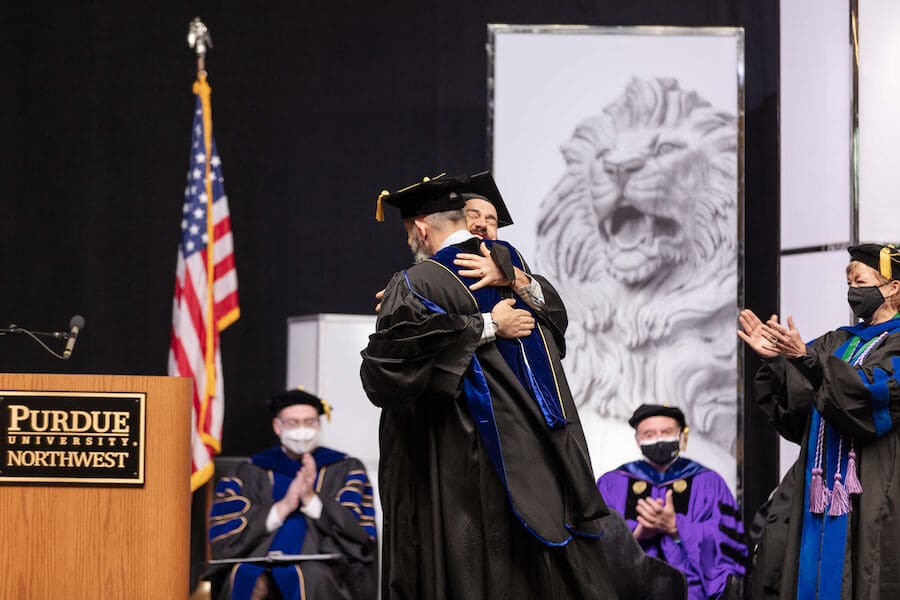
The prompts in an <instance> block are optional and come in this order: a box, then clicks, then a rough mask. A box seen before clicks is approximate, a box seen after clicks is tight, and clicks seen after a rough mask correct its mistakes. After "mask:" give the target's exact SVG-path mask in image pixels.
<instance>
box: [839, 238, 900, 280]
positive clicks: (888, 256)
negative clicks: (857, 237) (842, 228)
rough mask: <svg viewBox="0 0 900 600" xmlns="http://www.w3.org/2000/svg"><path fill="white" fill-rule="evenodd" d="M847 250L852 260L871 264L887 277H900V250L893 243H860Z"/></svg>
mask: <svg viewBox="0 0 900 600" xmlns="http://www.w3.org/2000/svg"><path fill="white" fill-rule="evenodd" d="M847 252H849V253H850V260H851V261H857V262H861V263H862V264H864V265H867V266H870V267H872V268H873V269H875V270H876V271H878V272H879V273H881V275H882V276H884V277H885V278H887V279H900V250H897V248H895V247H894V245H893V244H886V245H882V244H860V245H858V246H850V247H849V248H847Z"/></svg>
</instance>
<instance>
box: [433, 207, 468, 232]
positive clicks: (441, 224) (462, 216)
mask: <svg viewBox="0 0 900 600" xmlns="http://www.w3.org/2000/svg"><path fill="white" fill-rule="evenodd" d="M465 221H466V211H465V210H463V209H462V208H459V209H457V210H445V211H443V212H437V213H431V214H430V215H425V222H426V223H428V225H429V226H430V227H433V228H435V229H437V230H438V231H444V230H445V229H447V228H448V227H451V226H456V225H459V224H460V223H465Z"/></svg>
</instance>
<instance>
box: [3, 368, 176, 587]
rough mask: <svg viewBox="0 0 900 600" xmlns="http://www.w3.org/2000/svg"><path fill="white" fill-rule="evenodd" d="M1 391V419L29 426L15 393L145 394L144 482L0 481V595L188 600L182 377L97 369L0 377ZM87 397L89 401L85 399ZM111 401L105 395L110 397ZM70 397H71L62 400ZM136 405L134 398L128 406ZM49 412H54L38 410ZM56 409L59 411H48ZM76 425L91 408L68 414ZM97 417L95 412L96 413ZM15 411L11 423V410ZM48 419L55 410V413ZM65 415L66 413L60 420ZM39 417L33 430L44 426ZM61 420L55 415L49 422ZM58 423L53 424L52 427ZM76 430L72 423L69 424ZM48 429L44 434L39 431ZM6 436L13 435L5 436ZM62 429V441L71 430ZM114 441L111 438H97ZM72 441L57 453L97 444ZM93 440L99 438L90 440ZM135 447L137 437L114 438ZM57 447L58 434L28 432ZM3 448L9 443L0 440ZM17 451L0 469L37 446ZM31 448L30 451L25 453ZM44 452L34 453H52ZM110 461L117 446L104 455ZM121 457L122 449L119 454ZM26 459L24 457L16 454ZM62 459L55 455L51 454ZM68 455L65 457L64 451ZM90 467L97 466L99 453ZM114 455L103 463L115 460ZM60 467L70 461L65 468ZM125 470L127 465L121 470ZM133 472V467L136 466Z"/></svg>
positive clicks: (31, 456) (29, 457) (7, 469)
mask: <svg viewBox="0 0 900 600" xmlns="http://www.w3.org/2000/svg"><path fill="white" fill-rule="evenodd" d="M0 390H2V391H3V392H8V393H10V394H8V395H7V396H6V397H4V398H3V400H4V404H2V405H0V409H2V410H3V411H6V412H7V413H9V414H7V415H5V416H4V418H5V421H4V422H6V423H7V424H8V423H10V422H16V423H18V424H25V425H28V421H26V420H25V417H24V416H23V415H24V414H26V409H25V408H22V407H21V406H19V405H18V404H17V405H16V406H11V405H10V400H11V399H12V400H14V401H17V400H16V398H17V397H16V396H14V395H12V393H13V392H32V393H36V394H37V393H40V392H47V393H51V394H52V393H55V392H65V393H72V394H73V395H76V396H77V395H78V394H83V395H86V396H88V395H90V394H84V393H97V394H101V393H123V392H137V393H143V394H146V396H145V397H144V404H143V416H142V432H141V442H142V444H143V446H142V450H143V465H142V468H141V479H142V483H138V484H134V483H131V484H126V485H116V484H109V483H87V484H83V483H73V482H71V481H69V482H66V483H56V482H53V483H45V482H41V481H27V482H22V483H19V482H17V481H10V480H3V481H0V564H2V565H3V577H0V598H23V599H24V598H27V599H29V600H44V599H47V600H50V599H58V598H67V599H89V598H90V599H94V598H104V599H110V600H114V599H123V600H124V599H136V598H147V599H151V598H152V599H156V598H167V599H168V598H186V597H187V595H188V576H189V545H190V531H189V521H190V502H191V497H190V496H191V495H190V456H191V454H190V429H191V387H190V380H189V379H185V378H176V377H129V376H101V375H30V374H0ZM86 400H87V398H86ZM114 400H115V398H113V400H110V402H112V401H114ZM70 402H71V400H70ZM134 402H137V400H134V399H133V398H132V403H134ZM46 412H47V414H48V415H49V416H50V417H53V415H51V414H50V413H51V412H52V411H49V410H48V411H46ZM56 412H58V413H61V412H62V411H56ZM75 412H78V413H79V416H82V417H83V418H81V419H80V420H79V419H75V418H73V419H72V421H73V422H77V423H79V427H82V428H84V427H88V425H85V424H84V423H86V422H88V421H89V418H88V417H84V415H90V414H91V413H90V411H89V410H87V409H85V410H79V411H75ZM95 412H96V413H97V414H99V413H100V412H101V411H95ZM10 415H13V416H14V417H16V418H18V421H15V419H13V417H11V416H10ZM54 418H56V417H54ZM58 418H59V419H63V418H64V417H58ZM51 422H52V421H50V420H47V421H44V422H43V424H41V422H38V421H36V423H39V424H38V425H35V424H34V423H31V426H32V428H33V429H35V428H40V427H44V426H45V425H46V424H48V423H51ZM54 423H55V424H56V425H59V423H58V422H54ZM59 430H60V427H57V431H59ZM75 430H76V429H71V431H75ZM47 431H50V430H49V429H47ZM2 433H3V434H4V435H7V440H4V442H10V443H11V442H12V441H21V440H16V436H10V435H9V431H8V429H7V430H5V431H3V432H2ZM79 435H80V436H89V435H90V433H80V434H79V433H70V434H68V435H67V436H66V437H63V438H62V440H64V441H66V442H67V443H72V441H73V440H74V439H75V437H77V436H79ZM104 439H109V440H112V441H114V442H118V441H119V440H117V439H115V438H112V437H110V438H104ZM86 440H87V437H81V438H79V441H78V442H76V448H75V449H76V450H79V451H80V452H77V453H76V452H61V451H56V454H57V456H60V455H62V454H80V455H81V456H82V457H85V456H92V455H90V454H89V453H86V452H83V450H93V451H94V453H95V454H97V452H96V450H97V448H96V447H95V445H96V444H97V443H102V442H99V438H97V437H96V436H95V437H94V438H93V439H92V440H91V442H90V444H91V446H92V447H90V448H86V447H82V448H78V447H77V445H78V444H83V445H85V446H86V445H87V444H88V442H87V441H86ZM94 440H98V441H94ZM126 441H127V443H128V445H129V446H134V447H138V445H139V444H138V443H137V442H132V441H131V440H130V438H129V440H125V441H122V445H123V446H125V445H126ZM36 442H38V443H40V444H42V446H40V447H41V448H46V447H47V446H46V444H47V443H48V442H49V444H50V445H51V448H52V445H53V444H57V446H58V444H59V443H60V439H59V438H57V437H53V436H47V435H45V436H44V437H43V438H42V439H39V438H38V437H37V436H34V439H29V443H31V444H35V443H36ZM4 448H7V447H6V446H4ZM17 452H18V453H19V454H16V453H15V452H14V451H13V450H9V449H8V448H7V450H6V452H5V453H4V454H6V456H2V457H0V469H2V470H0V475H3V474H4V473H5V474H8V473H9V472H10V465H13V464H15V463H18V464H22V463H27V462H32V461H33V460H34V456H35V455H37V454H38V452H37V451H36V450H30V451H26V452H25V453H24V454H23V453H22V451H21V450H19V451H17ZM28 452H30V454H29V453H28ZM51 454H52V453H48V452H46V451H44V453H43V454H42V455H41V457H42V458H43V459H44V460H45V461H46V460H57V458H55V457H52V456H51V458H50V459H46V457H47V456H50V455H51ZM105 454H107V455H109V456H112V457H113V458H115V453H113V452H108V453H105ZM119 454H123V455H124V454H125V453H124V452H121V453H119ZM23 457H25V458H23ZM59 460H60V461H62V459H59ZM66 460H70V459H69V458H67V459H66ZM94 462H95V463H96V465H95V466H101V467H102V466H105V465H104V464H102V461H100V460H99V459H97V460H95V461H94ZM114 462H115V461H114V460H113V461H111V462H110V464H114ZM66 466H68V465H66ZM129 470H130V468H129ZM134 472H135V473H137V469H135V470H134Z"/></svg>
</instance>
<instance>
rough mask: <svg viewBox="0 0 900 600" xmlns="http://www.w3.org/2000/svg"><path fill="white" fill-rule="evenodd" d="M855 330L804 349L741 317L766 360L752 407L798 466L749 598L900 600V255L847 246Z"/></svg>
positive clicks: (768, 531)
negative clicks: (789, 447)
mask: <svg viewBox="0 0 900 600" xmlns="http://www.w3.org/2000/svg"><path fill="white" fill-rule="evenodd" d="M848 252H849V254H850V264H849V265H848V266H847V269H846V275H847V286H848V289H847V301H848V303H849V305H850V308H851V310H852V311H853V314H854V316H855V317H856V318H857V319H858V320H859V322H858V323H857V324H856V325H853V326H851V327H840V328H838V329H836V330H835V331H831V332H828V333H826V334H824V335H822V336H820V337H818V338H816V339H815V340H813V341H811V342H809V343H808V344H805V343H804V342H803V339H802V338H801V337H800V333H799V332H798V331H797V328H796V327H795V326H794V322H793V319H792V318H791V317H788V320H787V324H786V325H785V324H783V323H781V322H779V320H778V316H777V315H772V317H770V318H769V319H768V320H767V321H766V322H763V321H762V320H761V319H760V318H759V317H757V316H756V315H755V314H754V313H753V312H752V311H750V310H746V309H745V310H744V311H742V312H741V316H740V325H741V329H740V330H739V331H738V335H739V336H740V337H741V339H743V340H744V342H746V343H747V345H748V346H749V347H750V348H752V349H753V350H754V351H755V352H756V353H757V354H758V355H759V356H760V357H761V358H762V359H763V366H762V367H761V368H760V369H759V371H758V372H757V373H756V377H755V379H754V391H755V396H756V402H757V403H758V404H759V407H760V409H762V411H763V412H764V413H765V414H766V415H767V417H768V419H769V421H770V422H771V423H772V425H773V426H774V427H775V429H777V430H778V433H779V434H781V435H782V436H783V437H784V438H785V439H788V440H790V441H792V442H795V443H798V444H800V456H799V458H798V459H797V461H796V462H795V463H794V465H793V466H792V467H791V469H790V471H789V472H788V473H787V475H786V476H785V478H784V480H783V481H782V483H781V485H780V486H779V489H778V490H777V493H776V494H775V495H774V497H773V498H774V502H773V504H772V506H771V508H770V510H769V513H768V516H767V522H766V526H765V528H764V529H763V531H762V536H761V540H760V543H759V550H758V553H757V557H756V569H755V572H754V574H753V592H752V597H753V598H754V599H757V598H759V599H764V598H773V599H774V598H778V599H780V600H793V599H795V598H802V599H806V598H829V599H831V598H833V599H835V600H838V599H840V600H864V599H865V600H869V599H876V598H878V599H885V600H886V599H888V598H900V554H898V552H897V548H898V545H900V514H898V509H897V503H898V500H900V464H898V457H900V428H898V427H897V426H896V424H897V423H898V422H900V384H898V380H897V374H898V370H900V250H898V249H897V248H895V247H894V246H892V245H884V244H860V245H857V246H851V247H850V248H848Z"/></svg>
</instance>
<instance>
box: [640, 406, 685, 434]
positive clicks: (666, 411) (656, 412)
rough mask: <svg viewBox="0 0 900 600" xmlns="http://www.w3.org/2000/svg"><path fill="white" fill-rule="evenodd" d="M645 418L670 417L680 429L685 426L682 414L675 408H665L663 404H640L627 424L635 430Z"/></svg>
mask: <svg viewBox="0 0 900 600" xmlns="http://www.w3.org/2000/svg"><path fill="white" fill-rule="evenodd" d="M647 417H671V418H673V419H675V420H676V421H678V424H679V425H680V426H681V428H682V429H684V427H685V426H686V425H687V423H686V422H685V420H684V413H683V412H681V409H680V408H678V407H676V406H666V405H664V404H641V405H640V406H638V407H637V410H635V411H634V414H633V415H631V418H630V419H628V424H629V425H631V426H632V427H634V428H635V429H637V426H638V423H640V422H641V421H643V420H644V419H646V418H647Z"/></svg>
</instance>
